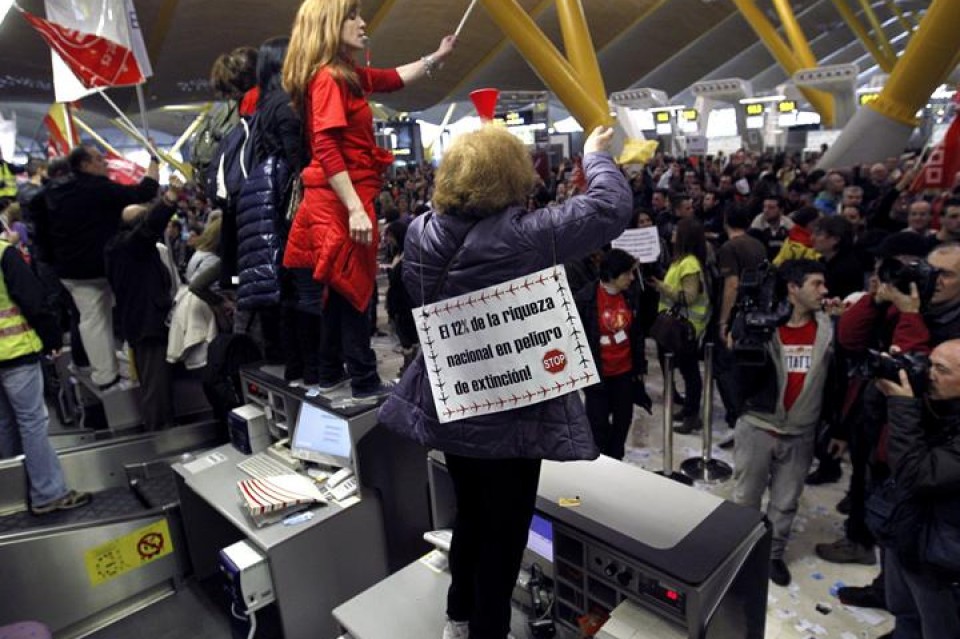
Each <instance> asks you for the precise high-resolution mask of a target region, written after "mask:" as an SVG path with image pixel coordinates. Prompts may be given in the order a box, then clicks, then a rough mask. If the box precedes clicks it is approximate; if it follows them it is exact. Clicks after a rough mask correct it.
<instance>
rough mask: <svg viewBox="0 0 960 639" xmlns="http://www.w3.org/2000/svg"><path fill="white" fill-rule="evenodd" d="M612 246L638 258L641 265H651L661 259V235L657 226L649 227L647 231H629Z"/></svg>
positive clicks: (612, 243)
mask: <svg viewBox="0 0 960 639" xmlns="http://www.w3.org/2000/svg"><path fill="white" fill-rule="evenodd" d="M610 245H611V246H612V247H613V248H616V249H620V250H623V251H626V252H627V253H629V254H630V255H632V256H634V257H635V258H637V261H638V262H640V263H641V264H651V263H653V262H656V261H657V260H658V259H660V234H659V231H658V229H657V227H655V226H648V227H647V228H645V229H627V230H626V231H624V232H623V235H621V236H620V237H618V238H617V239H615V240H614V241H613V242H611V243H610Z"/></svg>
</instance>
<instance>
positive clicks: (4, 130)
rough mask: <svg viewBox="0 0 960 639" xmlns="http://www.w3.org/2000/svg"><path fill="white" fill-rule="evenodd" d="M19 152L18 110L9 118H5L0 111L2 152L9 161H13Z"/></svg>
mask: <svg viewBox="0 0 960 639" xmlns="http://www.w3.org/2000/svg"><path fill="white" fill-rule="evenodd" d="M16 152H17V112H16V111H14V112H13V114H12V115H11V117H10V119H9V120H4V119H3V114H2V113H0V153H2V154H3V159H4V160H6V161H7V162H12V161H13V156H14V155H15V154H16Z"/></svg>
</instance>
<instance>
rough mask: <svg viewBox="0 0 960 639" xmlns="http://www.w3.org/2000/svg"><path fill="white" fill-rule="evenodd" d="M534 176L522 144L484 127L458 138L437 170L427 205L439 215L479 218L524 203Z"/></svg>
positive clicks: (499, 129)
mask: <svg viewBox="0 0 960 639" xmlns="http://www.w3.org/2000/svg"><path fill="white" fill-rule="evenodd" d="M536 179H537V175H536V173H535V172H534V170H533V162H532V161H531V160H530V154H529V153H528V152H527V149H526V147H524V146H523V143H522V142H521V141H520V140H518V139H517V138H516V137H515V136H514V135H513V134H512V133H509V132H508V131H507V130H506V129H504V128H502V127H498V126H495V125H486V126H484V127H483V128H481V129H480V130H478V131H473V132H472V133H467V134H464V135H461V136H460V137H458V138H457V139H456V140H455V141H454V143H453V145H452V146H451V147H450V149H449V150H448V151H447V152H446V153H445V154H444V156H443V162H441V163H440V168H439V169H437V176H436V181H435V186H434V191H433V206H434V208H435V209H436V210H437V211H438V212H439V213H449V214H451V215H464V216H472V217H484V216H487V215H493V214H496V213H499V212H501V211H502V210H504V209H505V208H507V207H508V206H512V205H520V204H525V203H526V201H527V196H528V195H530V193H531V192H532V191H533V187H534V185H535V184H536Z"/></svg>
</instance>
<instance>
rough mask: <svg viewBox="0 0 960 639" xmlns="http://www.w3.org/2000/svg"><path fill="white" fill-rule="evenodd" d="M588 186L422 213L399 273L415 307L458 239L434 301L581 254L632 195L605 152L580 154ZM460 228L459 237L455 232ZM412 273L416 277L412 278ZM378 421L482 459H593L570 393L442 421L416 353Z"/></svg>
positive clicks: (617, 222) (616, 223)
mask: <svg viewBox="0 0 960 639" xmlns="http://www.w3.org/2000/svg"><path fill="white" fill-rule="evenodd" d="M583 170H584V174H585V176H586V179H587V185H588V188H587V192H586V193H585V194H583V195H578V196H576V197H573V198H570V199H569V200H567V201H566V202H564V204H563V205H560V206H555V207H550V208H545V209H539V210H537V211H534V212H532V213H528V212H526V211H524V210H523V209H521V208H520V207H515V208H511V209H508V210H506V211H503V212H501V213H499V214H496V215H491V216H489V217H485V218H483V219H481V220H480V221H479V222H477V221H476V220H475V219H469V218H463V217H457V216H452V215H430V214H428V215H421V216H419V217H417V218H416V219H415V220H414V221H413V222H412V223H411V224H410V229H409V230H408V231H407V238H406V242H405V245H404V252H403V258H404V259H403V261H404V265H403V281H404V284H405V285H406V287H407V291H408V292H409V293H410V297H411V298H412V299H413V302H414V305H415V306H420V305H421V304H422V303H423V297H425V296H426V297H430V295H431V292H432V291H433V290H434V288H436V286H437V282H438V278H439V277H440V276H441V274H442V273H443V269H444V267H445V266H446V264H447V262H449V261H450V259H451V258H452V257H453V256H454V255H455V254H456V253H457V250H458V249H459V248H460V246H461V244H463V250H462V251H461V252H460V254H459V255H457V257H456V259H455V260H454V261H453V263H452V264H451V266H450V270H449V271H448V273H447V278H446V281H445V282H444V283H443V285H442V286H441V287H440V290H439V292H438V293H437V294H436V296H435V297H436V299H431V300H429V301H431V302H434V301H438V300H442V299H446V298H448V297H455V296H457V295H462V294H464V293H468V292H470V291H475V290H477V289H481V288H485V287H487V286H492V285H494V284H499V283H500V282H505V281H508V280H511V279H514V278H517V277H520V276H522V275H526V274H528V273H533V272H536V271H539V270H541V269H544V268H547V267H549V266H552V265H553V264H557V263H563V262H567V261H569V260H573V259H577V258H580V257H583V256H584V255H586V254H587V253H590V252H591V251H595V250H597V249H599V248H601V247H602V246H603V245H604V244H607V243H608V242H610V241H611V240H613V239H614V238H616V237H618V236H619V235H620V234H621V233H623V231H624V229H625V228H626V227H627V224H628V223H629V221H630V217H631V212H632V211H631V208H632V195H631V192H630V187H629V185H628V184H627V181H626V179H625V178H624V177H623V174H622V173H621V172H620V170H619V169H618V168H617V167H616V165H615V164H614V163H613V160H612V159H611V158H610V156H609V155H608V154H606V153H591V154H589V155H587V156H586V157H585V158H584V161H583ZM464 236H466V240H465V241H464ZM421 273H422V278H423V281H422V282H421ZM379 417H380V423H382V424H384V425H385V426H387V427H388V428H390V429H391V430H394V431H396V432H398V433H399V434H401V435H404V436H406V437H410V438H412V439H414V440H416V441H418V442H420V443H421V444H424V445H426V446H429V447H431V448H436V449H439V450H442V451H444V452H449V453H454V454H458V455H464V456H467V457H483V458H500V459H502V458H513V457H523V458H531V459H552V460H557V461H566V460H577V459H594V458H596V457H597V454H598V452H597V447H596V445H595V444H594V443H593V437H592V436H591V434H590V425H589V422H588V421H587V417H586V414H585V413H584V410H583V404H582V403H581V401H580V397H579V394H578V393H569V394H567V395H564V396H562V397H557V398H555V399H551V400H547V401H545V402H541V403H539V404H534V405H532V406H525V407H523V408H517V409H514V410H510V411H504V412H501V413H493V414H489V415H482V416H479V417H470V418H466V419H462V420H459V421H455V422H447V423H446V424H441V423H440V422H439V421H438V420H437V413H436V408H435V407H434V403H433V395H432V392H431V389H430V380H429V378H428V377H427V372H426V370H425V368H424V360H423V356H422V355H421V356H420V357H419V358H417V360H416V361H415V362H414V363H413V364H412V365H411V366H410V367H409V368H408V369H407V371H406V373H405V374H404V376H403V379H402V380H400V384H399V385H398V387H397V389H396V391H395V392H394V394H393V395H392V396H391V397H390V398H389V399H388V400H387V401H386V402H385V403H384V405H383V406H382V407H381V409H380V415H379Z"/></svg>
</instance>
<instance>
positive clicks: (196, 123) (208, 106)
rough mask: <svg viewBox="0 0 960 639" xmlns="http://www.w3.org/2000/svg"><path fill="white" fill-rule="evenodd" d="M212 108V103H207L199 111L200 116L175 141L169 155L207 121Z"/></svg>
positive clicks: (177, 149)
mask: <svg viewBox="0 0 960 639" xmlns="http://www.w3.org/2000/svg"><path fill="white" fill-rule="evenodd" d="M212 107H213V103H212V102H208V103H207V104H206V106H204V107H203V109H202V110H201V111H200V114H199V115H197V117H196V118H195V119H194V120H193V122H191V123H190V126H188V127H187V130H186V131H184V132H183V135H181V136H180V138H179V139H178V140H177V142H176V143H175V144H174V145H173V146H172V147H170V152H171V153H176V152H177V151H179V150H180V148H181V147H182V146H183V145H184V144H186V143H187V140H189V139H190V137H191V136H192V135H193V134H194V132H195V131H196V130H197V129H198V128H199V127H200V125H201V124H203V122H204V120H206V119H207V117H209V115H210V109H211V108H212Z"/></svg>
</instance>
